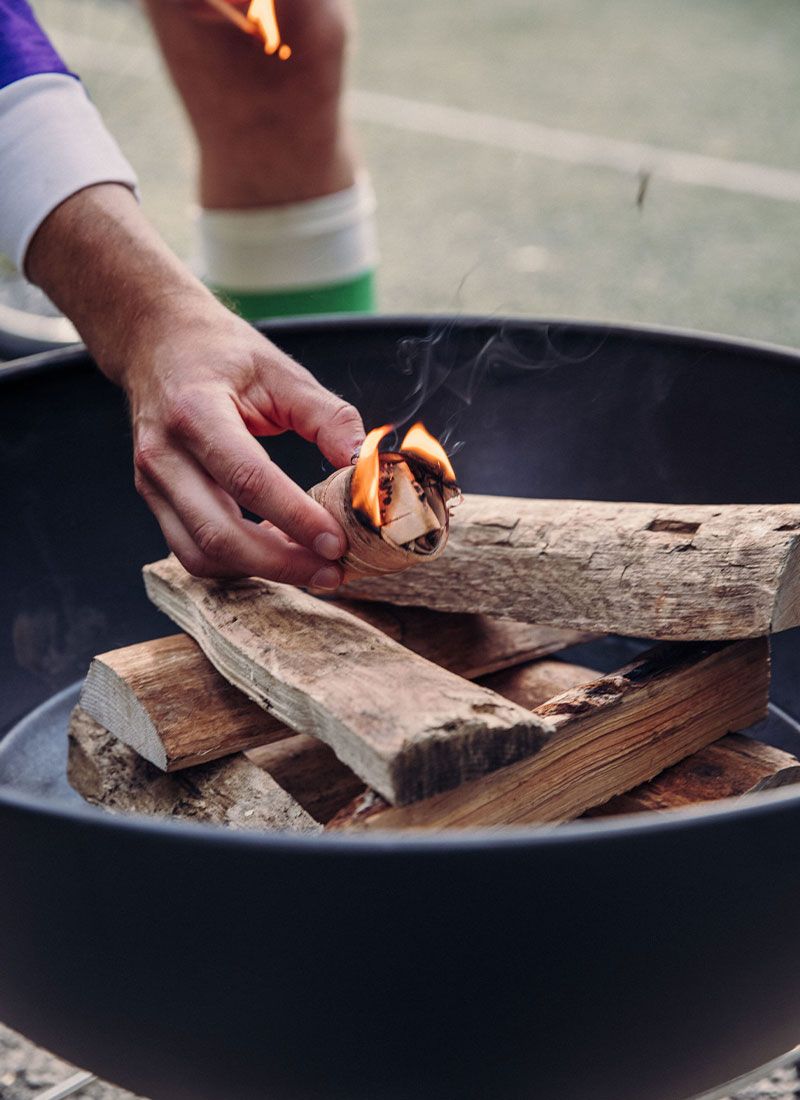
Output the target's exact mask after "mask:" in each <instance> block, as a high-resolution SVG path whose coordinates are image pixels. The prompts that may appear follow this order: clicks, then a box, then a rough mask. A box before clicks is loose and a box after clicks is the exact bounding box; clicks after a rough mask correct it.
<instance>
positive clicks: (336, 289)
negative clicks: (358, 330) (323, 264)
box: [211, 271, 376, 321]
mask: <svg viewBox="0 0 800 1100" xmlns="http://www.w3.org/2000/svg"><path fill="white" fill-rule="evenodd" d="M211 289H212V290H213V291H214V293H215V294H216V295H217V297H218V298H219V299H220V300H221V301H222V302H224V303H225V305H227V306H229V307H230V308H231V309H233V310H234V311H235V312H236V313H238V314H239V315H240V316H242V317H244V318H245V320H247V321H263V320H267V319H269V318H270V317H299V316H301V315H304V314H309V313H372V312H374V310H375V306H376V295H375V272H374V271H367V272H365V274H363V275H358V276H357V277H356V278H355V279H348V280H346V281H345V282H343V283H330V284H329V285H327V286H313V287H304V288H301V289H297V290H265V291H261V292H259V291H253V290H229V289H228V288H227V287H220V286H212V288H211Z"/></svg>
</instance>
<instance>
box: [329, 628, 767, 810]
mask: <svg viewBox="0 0 800 1100" xmlns="http://www.w3.org/2000/svg"><path fill="white" fill-rule="evenodd" d="M768 691H769V647H768V644H767V642H766V640H764V639H754V640H752V641H744V642H736V643H689V644H677V643H673V644H671V645H664V646H658V647H656V648H655V649H652V650H649V651H648V652H647V653H646V654H644V655H643V656H642V657H641V658H639V659H638V660H637V661H635V662H633V663H632V664H630V665H628V666H626V667H625V668H623V669H621V670H620V671H619V672H617V673H615V674H613V675H610V676H604V677H601V678H599V679H597V680H594V681H592V682H591V683H588V684H585V685H584V686H582V687H577V688H574V689H571V690H569V691H565V692H564V693H563V694H561V695H559V696H556V697H555V698H554V699H551V700H550V701H548V702H547V703H544V704H542V705H541V706H539V707H537V708H536V709H535V710H534V711H533V713H534V714H536V715H537V716H538V717H540V718H542V719H547V720H549V721H551V722H553V724H554V727H555V728H554V730H553V732H552V733H551V735H550V736H549V737H548V738H547V740H546V741H544V742H543V743H542V745H541V746H540V747H539V749H538V750H537V751H536V752H535V753H533V754H532V755H530V756H529V757H527V758H526V759H524V760H520V761H518V762H517V763H515V764H511V765H509V766H507V767H504V768H501V769H500V770H498V771H495V772H493V773H492V774H491V775H487V776H484V777H483V778H482V779H478V780H474V781H472V782H470V783H465V784H464V785H463V786H461V787H459V788H458V789H457V790H454V791H448V792H446V793H444V794H440V795H437V796H435V797H433V798H428V799H425V800H423V801H420V802H417V803H416V804H414V805H411V806H403V807H392V806H388V805H387V804H386V803H385V802H384V801H383V800H382V799H381V798H380V797H379V796H378V795H376V794H375V793H374V792H367V794H365V795H364V796H362V797H361V798H360V799H357V800H356V801H355V802H354V803H351V805H350V806H349V807H347V808H345V809H344V810H343V811H341V812H340V813H339V814H337V815H336V817H335V818H334V819H333V821H332V822H331V823H330V826H329V827H330V828H342V829H348V828H360V829H375V828H378V829H396V828H418V829H444V828H471V827H474V826H487V827H497V826H506V825H523V824H532V823H537V822H548V821H563V820H567V819H569V818H571V817H576V816H577V815H578V814H581V813H583V812H584V811H585V810H588V809H590V808H591V807H593V806H597V805H599V804H600V803H602V802H605V801H607V800H608V799H609V798H611V797H613V796H614V795H616V794H620V793H621V792H623V791H626V790H630V789H631V788H632V787H635V786H637V785H638V784H639V783H642V782H645V781H647V780H649V779H651V778H652V777H653V776H655V775H657V774H658V773H659V772H661V771H663V769H664V768H666V767H669V766H670V765H672V764H675V763H677V761H678V760H681V759H683V758H684V757H686V756H689V755H690V754H691V753H693V752H696V751H697V750H698V749H701V748H702V747H703V746H704V745H707V744H709V743H711V742H712V741H715V740H717V739H718V738H720V737H722V736H723V735H724V734H726V733H728V732H730V731H733V730H741V729H745V728H746V727H747V726H749V725H751V724H752V723H754V722H757V721H758V720H760V719H761V718H763V717H764V715H765V714H766V708H767V697H768Z"/></svg>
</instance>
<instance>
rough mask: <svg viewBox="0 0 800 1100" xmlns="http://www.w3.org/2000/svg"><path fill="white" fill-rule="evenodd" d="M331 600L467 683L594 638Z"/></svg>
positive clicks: (552, 629)
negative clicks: (462, 678)
mask: <svg viewBox="0 0 800 1100" xmlns="http://www.w3.org/2000/svg"><path fill="white" fill-rule="evenodd" d="M330 602H331V603H333V604H334V605H335V606H336V607H340V608H341V609H342V610H343V611H349V612H350V614H351V615H355V617H356V618H357V619H361V620H362V621H363V622H365V623H370V624H371V625H372V626H374V627H377V628H378V630H380V631H381V632H382V633H384V634H387V635H388V636H389V637H390V638H393V639H394V641H396V642H399V643H400V644H401V645H403V646H405V647H406V649H410V650H412V652H414V653H418V654H419V656H420V657H424V658H425V659H426V660H428V661H433V663H434V664H435V665H441V667H442V668H446V669H447V670H448V671H449V672H457V673H458V675H459V676H465V677H466V678H467V679H468V680H474V679H476V678H477V677H479V676H484V675H486V674H487V673H489V672H496V671H498V670H499V669H504V668H511V667H512V666H514V665H520V664H523V663H524V662H526V661H533V660H536V659H537V658H540V657H547V656H549V655H550V654H551V653H557V652H558V650H560V649H566V648H567V647H568V646H573V645H579V644H580V643H581V642H587V641H589V640H590V639H591V638H594V637H595V635H594V634H588V633H586V632H585V631H579V630H562V629H561V628H560V627H553V626H537V625H535V624H533V623H518V622H513V621H512V620H511V619H495V618H492V617H491V616H489V615H473V614H470V613H469V612H463V613H460V614H459V613H455V614H449V613H447V612H443V611H429V610H428V608H426V607H395V606H393V605H392V604H388V603H366V602H364V603H360V602H359V601H358V600H340V599H336V600H331V601H330ZM493 690H497V689H493ZM500 694H501V695H502V694H503V693H502V692H500ZM550 694H551V695H553V694H555V692H551V693H550Z"/></svg>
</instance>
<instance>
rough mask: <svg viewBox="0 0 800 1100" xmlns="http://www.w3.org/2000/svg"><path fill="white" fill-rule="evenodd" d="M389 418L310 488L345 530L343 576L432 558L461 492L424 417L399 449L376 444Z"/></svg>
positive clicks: (439, 550)
mask: <svg viewBox="0 0 800 1100" xmlns="http://www.w3.org/2000/svg"><path fill="white" fill-rule="evenodd" d="M389 431H391V426H389V425H387V426H386V427H384V428H376V429H375V430H374V431H372V432H370V433H369V435H368V436H367V438H366V439H365V440H364V443H363V445H362V447H361V452H360V454H359V458H358V462H357V464H356V466H355V467H352V466H347V467H345V468H344V469H341V470H336V471H335V472H334V473H332V474H331V476H330V477H329V478H327V479H326V480H325V481H323V482H321V483H320V484H319V485H315V486H314V487H313V488H312V489H310V490H309V493H310V495H311V496H312V497H313V498H314V500H316V501H318V503H319V504H321V505H322V506H323V508H325V509H326V510H327V511H329V512H330V513H331V515H332V516H335V518H336V519H337V520H338V521H339V523H340V524H341V526H342V527H343V528H344V531H345V534H346V535H347V541H348V550H347V553H346V554H345V556H344V557H343V558H342V561H341V564H342V566H343V567H344V571H345V575H346V576H348V577H361V576H375V575H377V574H381V573H396V572H399V571H401V570H405V569H409V568H410V567H411V566H412V565H418V564H420V563H421V562H431V561H433V560H434V559H435V558H438V557H439V555H440V554H441V553H442V551H443V550H444V548H445V546H446V544H447V534H448V527H449V521H450V513H449V508H448V505H449V504H450V503H451V502H453V501H455V500H456V499H458V497H459V490H458V486H457V485H456V480H455V474H454V473H453V468H452V466H451V465H450V462H449V460H448V458H447V455H446V454H445V452H444V451H443V450H442V448H441V446H440V445H439V444H438V443H437V442H436V440H435V439H433V438H432V437H431V436H429V435H428V433H427V432H426V431H425V429H424V428H423V427H422V425H421V424H415V425H414V427H413V428H411V429H410V430H409V431H408V432H407V434H406V436H405V439H404V440H403V442H402V444H401V445H400V450H399V451H397V452H386V451H384V452H379V450H378V447H379V445H380V442H381V440H382V439H383V437H384V436H385V435H386V434H387V433H388V432H389Z"/></svg>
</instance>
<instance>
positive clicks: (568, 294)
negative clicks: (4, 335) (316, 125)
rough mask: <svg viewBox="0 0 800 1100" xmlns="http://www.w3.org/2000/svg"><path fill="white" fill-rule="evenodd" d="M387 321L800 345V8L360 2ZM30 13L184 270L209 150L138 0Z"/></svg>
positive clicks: (708, 0) (362, 93) (675, 2)
mask: <svg viewBox="0 0 800 1100" xmlns="http://www.w3.org/2000/svg"><path fill="white" fill-rule="evenodd" d="M354 6H355V9H356V13H357V17H358V24H359V31H358V41H357V43H356V49H355V53H354V58H353V66H352V79H351V88H352V100H351V103H352V114H353V116H354V118H355V120H356V123H357V127H358V130H359V133H360V138H361V142H362V146H363V149H364V152H365V154H366V159H367V162H368V164H369V166H370V169H371V171H372V174H373V178H374V181H375V186H376V189H377V192H378V198H379V204H380V206H379V232H380V241H381V250H382V264H381V270H380V300H381V308H382V309H383V310H385V311H387V312H403V311H415V310H425V311H429V310H448V311H455V312H464V313H469V312H481V313H490V314H528V315H540V316H569V317H582V318H589V319H614V320H625V321H633V322H641V323H652V324H664V325H673V326H678V327H684V328H696V329H703V330H706V331H716V332H723V333H729V334H735V335H738V336H745V337H752V338H756V339H761V340H767V341H773V342H777V343H783V344H790V345H794V346H798V345H800V299H799V298H798V293H797V282H798V260H797V257H798V245H797V242H798V240H800V112H799V111H798V107H800V65H798V61H797V59H798V57H800V8H798V4H797V0H759V3H753V2H750V3H746V2H744V0H703V2H702V3H698V2H697V0H694V2H690V0H669V2H667V3H664V2H663V0H535V2H534V0H436V2H435V3H431V2H430V0H416V2H411V3H409V2H405V3H398V2H397V0H355V4H354ZM34 7H35V9H36V11H37V13H38V14H39V16H40V18H41V19H42V21H43V23H44V25H45V26H46V27H47V28H48V30H49V31H50V32H51V34H52V36H53V38H54V40H55V42H56V44H57V45H58V46H59V47H60V49H61V51H62V53H63V55H64V56H65V58H66V60H67V61H68V63H69V64H70V65H71V66H72V67H73V68H74V69H75V70H76V71H78V72H79V73H81V75H82V76H83V78H84V80H85V82H86V84H87V85H88V87H89V89H90V91H91V93H92V95H93V97H94V98H95V101H96V102H97V104H98V105H99V107H100V109H101V111H102V113H103V114H104V116H105V118H106V120H107V122H108V124H109V125H110V127H111V129H112V130H113V131H114V133H115V134H116V135H117V137H118V139H119V140H120V142H121V144H122V146H123V148H124V150H125V152H126V153H127V155H128V156H129V158H130V160H131V161H132V162H133V164H134V166H135V167H136V169H137V171H138V172H139V174H140V178H141V183H142V192H143V199H144V205H145V208H146V209H147V211H148V213H149V214H150V215H151V217H152V218H153V220H154V221H155V222H156V224H157V225H158V227H159V229H160V230H161V232H162V233H163V234H164V236H165V237H166V238H167V240H168V241H169V242H170V243H171V244H172V245H173V247H174V248H175V249H176V250H177V251H178V252H179V253H180V254H182V255H184V256H186V255H187V253H188V249H189V247H190V244H189V210H190V207H191V203H192V178H193V171H194V169H193V149H192V141H191V138H190V134H189V131H188V127H187V125H186V123H185V121H184V119H183V116H182V112H181V108H180V106H179V104H178V103H177V101H176V97H175V95H174V93H173V92H172V89H171V88H170V86H169V83H168V81H167V78H166V76H165V74H164V71H163V69H162V67H161V63H160V60H159V58H158V56H157V53H156V51H155V49H154V46H153V43H152V40H151V36H150V32H149V29H148V26H147V24H146V21H145V20H144V18H143V16H142V15H141V13H140V12H139V11H138V10H137V8H136V7H135V5H134V4H133V3H130V2H129V0H34Z"/></svg>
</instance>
